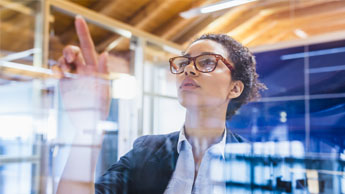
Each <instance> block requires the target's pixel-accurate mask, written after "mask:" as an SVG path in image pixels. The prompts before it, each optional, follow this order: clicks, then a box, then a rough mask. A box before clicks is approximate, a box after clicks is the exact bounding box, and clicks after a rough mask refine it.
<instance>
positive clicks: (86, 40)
mask: <svg viewBox="0 0 345 194" xmlns="http://www.w3.org/2000/svg"><path fill="white" fill-rule="evenodd" d="M75 28H76V30H77V35H78V39H79V42H80V49H81V52H82V54H83V57H84V59H85V63H86V65H95V66H96V65H97V53H96V50H95V45H94V44H93V41H92V38H91V35H90V31H89V28H88V27H87V24H86V22H85V20H84V19H83V18H82V17H81V16H79V15H78V16H76V17H75Z"/></svg>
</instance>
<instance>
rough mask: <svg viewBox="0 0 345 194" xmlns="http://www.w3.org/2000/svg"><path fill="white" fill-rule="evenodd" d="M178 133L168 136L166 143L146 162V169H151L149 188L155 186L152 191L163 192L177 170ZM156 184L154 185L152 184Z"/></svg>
mask: <svg viewBox="0 0 345 194" xmlns="http://www.w3.org/2000/svg"><path fill="white" fill-rule="evenodd" d="M178 134H179V133H173V134H170V135H168V136H167V137H166V139H165V141H164V143H163V144H162V145H161V146H160V147H159V148H158V149H157V150H156V152H155V153H154V155H153V157H152V158H150V159H149V161H148V162H147V163H146V164H145V167H144V168H145V169H146V170H145V171H147V170H149V169H150V170H149V171H150V174H148V175H147V177H148V178H149V179H150V181H149V184H150V185H147V186H148V187H149V188H155V189H154V191H152V193H163V192H164V191H165V189H166V187H167V186H168V184H169V180H170V178H171V176H172V174H173V172H174V170H175V167H176V162H177V158H178V153H177V141H178ZM151 184H154V185H151Z"/></svg>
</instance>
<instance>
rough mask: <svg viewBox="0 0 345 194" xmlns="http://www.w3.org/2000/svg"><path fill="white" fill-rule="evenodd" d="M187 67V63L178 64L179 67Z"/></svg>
mask: <svg viewBox="0 0 345 194" xmlns="http://www.w3.org/2000/svg"><path fill="white" fill-rule="evenodd" d="M187 65H188V61H185V62H181V63H180V67H184V66H187Z"/></svg>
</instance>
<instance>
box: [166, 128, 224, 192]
mask: <svg viewBox="0 0 345 194" xmlns="http://www.w3.org/2000/svg"><path fill="white" fill-rule="evenodd" d="M226 133H227V132H226V130H224V133H223V137H222V140H221V141H220V142H218V143H216V144H213V145H212V146H211V147H209V148H208V149H207V150H206V152H205V154H204V156H203V158H202V160H201V164H200V166H199V169H198V173H197V177H196V179H195V183H194V176H195V162H194V157H193V152H192V146H191V144H190V143H189V142H188V140H187V138H186V135H185V131H184V127H183V128H182V129H181V130H180V134H179V139H178V143H177V152H178V153H179V157H178V159H177V163H176V168H175V171H174V173H173V175H172V178H171V180H170V182H169V184H168V187H167V188H166V190H165V192H164V194H176V193H179V194H191V193H192V194H203V193H205V194H211V193H217V194H218V193H225V192H226V186H225V182H224V181H219V180H217V178H216V177H222V173H223V172H224V171H223V170H222V169H220V168H218V167H219V166H222V165H217V164H219V162H224V150H225V144H226V135H227V134H226ZM214 175H216V176H214ZM193 183H194V185H193Z"/></svg>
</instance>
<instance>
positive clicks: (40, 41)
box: [33, 0, 50, 67]
mask: <svg viewBox="0 0 345 194" xmlns="http://www.w3.org/2000/svg"><path fill="white" fill-rule="evenodd" d="M49 16H50V3H49V0H40V2H39V10H38V11H36V15H35V36H34V38H35V42H34V48H35V50H36V52H35V53H34V61H33V66H36V67H48V54H49Z"/></svg>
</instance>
